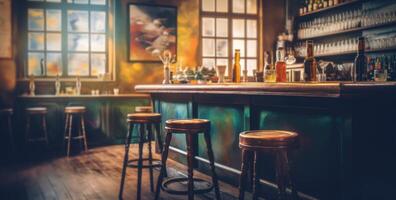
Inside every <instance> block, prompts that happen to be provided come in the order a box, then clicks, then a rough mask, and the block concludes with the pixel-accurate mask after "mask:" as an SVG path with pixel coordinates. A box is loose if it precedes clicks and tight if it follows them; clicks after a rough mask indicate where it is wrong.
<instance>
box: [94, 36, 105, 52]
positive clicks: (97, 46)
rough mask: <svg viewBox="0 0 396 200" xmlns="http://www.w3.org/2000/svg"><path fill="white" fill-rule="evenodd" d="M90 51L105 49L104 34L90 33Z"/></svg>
mask: <svg viewBox="0 0 396 200" xmlns="http://www.w3.org/2000/svg"><path fill="white" fill-rule="evenodd" d="M91 51H95V52H105V51H106V35H104V34H91Z"/></svg>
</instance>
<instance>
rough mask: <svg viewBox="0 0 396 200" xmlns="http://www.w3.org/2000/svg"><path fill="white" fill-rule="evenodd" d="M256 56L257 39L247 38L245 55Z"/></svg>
mask: <svg viewBox="0 0 396 200" xmlns="http://www.w3.org/2000/svg"><path fill="white" fill-rule="evenodd" d="M256 56H257V41H256V40H248V41H247V57H256Z"/></svg>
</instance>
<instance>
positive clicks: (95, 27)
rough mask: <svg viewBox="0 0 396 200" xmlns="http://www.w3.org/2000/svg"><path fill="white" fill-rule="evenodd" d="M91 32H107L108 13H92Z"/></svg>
mask: <svg viewBox="0 0 396 200" xmlns="http://www.w3.org/2000/svg"><path fill="white" fill-rule="evenodd" d="M91 32H94V33H105V32H106V12H91Z"/></svg>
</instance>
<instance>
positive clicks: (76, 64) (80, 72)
mask: <svg viewBox="0 0 396 200" xmlns="http://www.w3.org/2000/svg"><path fill="white" fill-rule="evenodd" d="M67 67H68V74H69V75H71V76H88V75H89V56H88V54H87V53H70V54H69V59H68V66H67Z"/></svg>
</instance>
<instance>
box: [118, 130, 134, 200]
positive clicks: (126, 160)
mask: <svg viewBox="0 0 396 200" xmlns="http://www.w3.org/2000/svg"><path fill="white" fill-rule="evenodd" d="M132 131H133V124H128V133H127V137H126V138H125V154H124V162H123V163H122V172H121V183H120V191H119V193H118V199H122V193H123V191H124V182H125V174H126V168H127V164H128V158H129V146H130V145H131V135H132Z"/></svg>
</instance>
